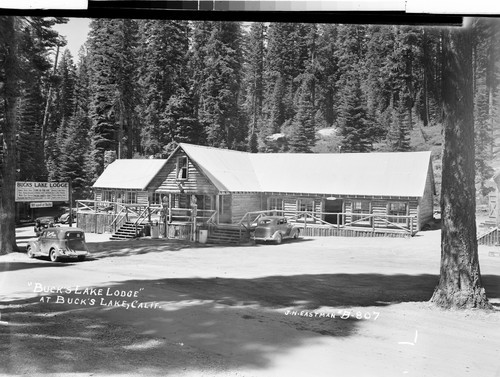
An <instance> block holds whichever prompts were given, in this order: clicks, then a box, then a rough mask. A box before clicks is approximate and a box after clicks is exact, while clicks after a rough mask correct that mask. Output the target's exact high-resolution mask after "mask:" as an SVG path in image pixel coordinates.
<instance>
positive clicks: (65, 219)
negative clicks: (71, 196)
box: [59, 212, 75, 224]
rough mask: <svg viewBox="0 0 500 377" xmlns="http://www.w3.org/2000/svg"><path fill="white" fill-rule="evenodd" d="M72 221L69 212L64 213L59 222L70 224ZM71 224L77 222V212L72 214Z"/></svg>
mask: <svg viewBox="0 0 500 377" xmlns="http://www.w3.org/2000/svg"><path fill="white" fill-rule="evenodd" d="M69 220H70V213H69V212H64V213H63V214H62V215H61V216H59V222H60V223H61V224H69ZM71 222H72V223H74V222H75V212H72V213H71Z"/></svg>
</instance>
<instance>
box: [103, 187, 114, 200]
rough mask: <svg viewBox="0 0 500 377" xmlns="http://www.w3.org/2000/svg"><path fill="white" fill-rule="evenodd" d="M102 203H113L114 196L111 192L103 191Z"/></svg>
mask: <svg viewBox="0 0 500 377" xmlns="http://www.w3.org/2000/svg"><path fill="white" fill-rule="evenodd" d="M101 201H103V202H112V201H113V196H112V192H111V191H107V190H105V191H103V192H102V195H101Z"/></svg>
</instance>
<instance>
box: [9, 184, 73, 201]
mask: <svg viewBox="0 0 500 377" xmlns="http://www.w3.org/2000/svg"><path fill="white" fill-rule="evenodd" d="M49 201H51V202H68V201H69V182H16V202H49Z"/></svg>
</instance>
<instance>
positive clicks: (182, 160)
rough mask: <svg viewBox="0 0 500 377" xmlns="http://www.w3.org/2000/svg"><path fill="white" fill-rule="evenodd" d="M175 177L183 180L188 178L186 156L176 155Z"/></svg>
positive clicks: (187, 160)
mask: <svg viewBox="0 0 500 377" xmlns="http://www.w3.org/2000/svg"><path fill="white" fill-rule="evenodd" d="M181 164H182V165H181ZM175 177H176V179H177V180H178V181H185V180H187V179H188V177H189V159H188V157H187V156H178V157H177V164H176V172H175Z"/></svg>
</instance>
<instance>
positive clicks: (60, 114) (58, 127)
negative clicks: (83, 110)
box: [45, 50, 76, 181]
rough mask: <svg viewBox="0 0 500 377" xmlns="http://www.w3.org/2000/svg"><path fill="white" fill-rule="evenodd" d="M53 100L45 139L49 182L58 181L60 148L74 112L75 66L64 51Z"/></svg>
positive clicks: (68, 52) (61, 150) (58, 68)
mask: <svg viewBox="0 0 500 377" xmlns="http://www.w3.org/2000/svg"><path fill="white" fill-rule="evenodd" d="M55 77H56V80H57V85H55V100H54V105H53V107H52V111H51V112H52V114H51V115H52V116H51V122H50V124H49V125H48V129H47V137H46V139H47V140H46V147H45V151H46V156H45V158H46V166H47V171H48V178H49V180H54V181H55V180H59V179H60V178H59V175H60V174H59V169H60V162H59V156H60V155H61V154H63V153H67V152H66V151H65V150H63V149H62V148H61V147H62V145H63V142H64V140H65V138H66V135H67V123H68V121H69V119H70V118H71V117H72V116H73V114H74V112H75V106H76V104H75V85H76V66H75V64H74V63H73V57H72V56H71V53H70V51H69V50H65V51H64V52H63V54H62V56H61V61H60V63H59V65H58V67H57V71H56V75H55Z"/></svg>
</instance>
